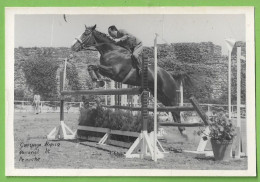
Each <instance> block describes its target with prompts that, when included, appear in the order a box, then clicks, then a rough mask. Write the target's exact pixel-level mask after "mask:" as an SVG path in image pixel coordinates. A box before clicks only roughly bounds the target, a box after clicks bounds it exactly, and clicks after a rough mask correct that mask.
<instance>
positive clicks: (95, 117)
mask: <svg viewBox="0 0 260 182" xmlns="http://www.w3.org/2000/svg"><path fill="white" fill-rule="evenodd" d="M78 121H79V125H82V126H92V127H101V128H109V129H112V130H121V131H132V132H138V133H139V132H141V130H142V116H141V113H139V114H138V115H136V116H133V115H132V113H131V112H130V111H122V110H115V111H113V110H111V109H104V108H102V107H99V106H98V107H97V108H90V109H84V108H83V109H81V111H80V117H79V120H78ZM147 126H148V128H147V130H148V132H151V131H153V117H152V116H148V122H147ZM86 133H87V135H91V136H96V137H101V136H102V135H104V134H99V133H94V132H85V131H82V132H81V131H80V132H78V135H86ZM111 139H115V140H119V141H125V142H130V141H131V142H132V141H134V139H135V138H133V137H128V136H118V135H115V136H111Z"/></svg>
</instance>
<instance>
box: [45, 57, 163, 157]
mask: <svg viewBox="0 0 260 182" xmlns="http://www.w3.org/2000/svg"><path fill="white" fill-rule="evenodd" d="M66 64H67V59H66V60H65V62H64V71H63V72H61V73H60V89H61V90H60V93H61V99H60V101H61V102H60V125H59V126H58V127H55V128H54V129H53V130H52V131H51V132H50V134H49V135H48V136H47V138H48V140H60V139H64V140H70V139H75V138H76V132H77V131H76V132H72V130H71V129H70V128H69V127H68V126H67V125H66V124H65V123H64V96H65V95H80V94H84V95H87V94H94V95H119V94H127V95H134V94H141V100H142V107H141V112H142V121H143V129H142V131H141V133H140V134H139V135H138V137H137V139H136V140H135V142H134V143H133V145H132V146H131V147H130V149H129V150H128V151H127V153H126V154H125V156H126V157H127V158H133V157H140V158H143V157H145V156H152V158H154V155H153V154H154V148H155V149H156V151H157V152H156V156H157V157H158V158H162V157H163V154H162V153H161V152H160V151H159V149H158V147H157V146H154V145H153V144H152V142H151V138H150V137H149V136H148V133H147V119H148V92H149V91H148V58H147V56H145V55H143V65H142V85H141V88H123V89H108V90H101V89H94V90H78V91H65V90H64V83H65V78H66ZM78 129H84V127H82V126H79V127H78ZM88 129H89V128H88ZM67 131H68V132H67ZM109 133H110V134H115V133H116V132H115V131H113V132H112V133H111V131H106V134H109ZM124 133H127V134H128V135H129V134H130V133H129V132H124ZM117 134H120V135H122V134H123V132H122V131H121V132H119V131H117ZM106 136H107V135H105V136H104V137H103V138H102V141H103V142H102V141H101V142H100V143H104V141H105V138H106ZM135 136H136V135H135ZM159 146H161V145H160V144H159Z"/></svg>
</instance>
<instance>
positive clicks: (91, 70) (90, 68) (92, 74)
mask: <svg viewBox="0 0 260 182" xmlns="http://www.w3.org/2000/svg"><path fill="white" fill-rule="evenodd" d="M95 70H97V66H96V65H89V66H88V73H89V76H90V78H91V79H92V81H93V82H96V81H97V80H98V77H97V75H96V72H95Z"/></svg>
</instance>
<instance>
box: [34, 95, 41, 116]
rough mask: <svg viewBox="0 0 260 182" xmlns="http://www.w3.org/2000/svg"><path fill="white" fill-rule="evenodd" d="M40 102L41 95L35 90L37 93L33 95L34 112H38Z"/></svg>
mask: <svg viewBox="0 0 260 182" xmlns="http://www.w3.org/2000/svg"><path fill="white" fill-rule="evenodd" d="M40 103H41V96H40V95H39V93H38V92H37V93H36V94H35V95H34V97H33V104H34V112H35V113H36V114H39V110H40Z"/></svg>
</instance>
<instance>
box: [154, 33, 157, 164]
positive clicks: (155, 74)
mask: <svg viewBox="0 0 260 182" xmlns="http://www.w3.org/2000/svg"><path fill="white" fill-rule="evenodd" d="M157 36H158V35H157V34H155V39H154V161H155V162H157V151H156V150H157V147H156V146H157Z"/></svg>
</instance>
